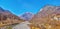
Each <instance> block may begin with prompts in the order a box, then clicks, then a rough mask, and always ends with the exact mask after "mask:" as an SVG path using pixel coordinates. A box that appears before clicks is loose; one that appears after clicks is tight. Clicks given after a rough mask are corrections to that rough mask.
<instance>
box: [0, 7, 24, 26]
mask: <svg viewBox="0 0 60 29" xmlns="http://www.w3.org/2000/svg"><path fill="white" fill-rule="evenodd" d="M22 21H24V20H22V19H20V17H18V16H16V15H14V14H13V13H11V12H10V11H8V10H4V9H3V8H1V7H0V25H2V26H3V25H9V24H10V25H11V24H15V23H20V22H22Z"/></svg>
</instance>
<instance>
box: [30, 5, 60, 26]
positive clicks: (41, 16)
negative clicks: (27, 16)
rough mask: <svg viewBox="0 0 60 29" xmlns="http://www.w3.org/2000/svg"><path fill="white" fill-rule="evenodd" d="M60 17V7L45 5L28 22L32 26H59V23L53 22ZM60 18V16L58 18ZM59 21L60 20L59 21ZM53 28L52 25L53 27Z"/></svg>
mask: <svg viewBox="0 0 60 29" xmlns="http://www.w3.org/2000/svg"><path fill="white" fill-rule="evenodd" d="M59 15H60V7H59V6H51V5H46V6H45V7H44V8H42V9H41V11H39V12H38V13H37V14H36V15H35V16H34V17H33V18H32V20H31V21H30V22H32V23H33V24H34V25H37V24H45V23H46V24H50V25H53V24H55V25H59V23H60V22H58V21H57V20H58V19H57V20H56V21H55V19H54V17H56V16H59ZM59 17H60V16H59ZM59 20H60V19H59ZM53 26H54V25H53Z"/></svg>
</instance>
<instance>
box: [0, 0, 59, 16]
mask: <svg viewBox="0 0 60 29" xmlns="http://www.w3.org/2000/svg"><path fill="white" fill-rule="evenodd" d="M46 4H50V5H55V6H60V0H0V6H1V7H2V8H4V9H6V10H9V11H11V12H12V13H14V14H15V15H21V14H23V13H25V12H32V13H33V14H36V13H37V12H38V11H39V10H40V9H41V8H42V7H43V6H45V5H46Z"/></svg>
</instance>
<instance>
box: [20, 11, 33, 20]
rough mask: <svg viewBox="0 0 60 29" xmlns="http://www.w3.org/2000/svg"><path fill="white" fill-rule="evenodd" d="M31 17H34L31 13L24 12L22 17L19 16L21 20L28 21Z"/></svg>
mask: <svg viewBox="0 0 60 29" xmlns="http://www.w3.org/2000/svg"><path fill="white" fill-rule="evenodd" d="M33 16H34V15H33V14H32V13H30V12H26V13H24V14H23V15H21V16H20V18H21V19H23V20H26V21H29V20H31V19H32V17H33Z"/></svg>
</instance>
